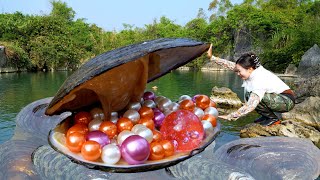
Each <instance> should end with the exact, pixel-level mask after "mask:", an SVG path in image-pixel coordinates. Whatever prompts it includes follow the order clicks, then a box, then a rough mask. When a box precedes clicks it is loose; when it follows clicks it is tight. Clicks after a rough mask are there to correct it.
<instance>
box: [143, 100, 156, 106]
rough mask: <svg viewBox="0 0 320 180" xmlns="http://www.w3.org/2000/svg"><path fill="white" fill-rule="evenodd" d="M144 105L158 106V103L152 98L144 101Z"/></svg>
mask: <svg viewBox="0 0 320 180" xmlns="http://www.w3.org/2000/svg"><path fill="white" fill-rule="evenodd" d="M143 106H147V107H149V108H155V107H156V103H155V102H154V101H152V100H145V101H144V102H143Z"/></svg>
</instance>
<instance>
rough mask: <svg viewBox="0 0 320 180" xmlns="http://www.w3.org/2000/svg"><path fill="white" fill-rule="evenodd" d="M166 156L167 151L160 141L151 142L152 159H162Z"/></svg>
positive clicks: (150, 157)
mask: <svg viewBox="0 0 320 180" xmlns="http://www.w3.org/2000/svg"><path fill="white" fill-rule="evenodd" d="M164 156H165V151H164V149H163V147H162V145H161V144H160V143H159V142H152V143H150V155H149V159H150V160H160V159H163V158H164Z"/></svg>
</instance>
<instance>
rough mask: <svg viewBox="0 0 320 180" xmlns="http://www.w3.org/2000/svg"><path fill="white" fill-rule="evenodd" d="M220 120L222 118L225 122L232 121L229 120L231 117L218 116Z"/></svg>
mask: <svg viewBox="0 0 320 180" xmlns="http://www.w3.org/2000/svg"><path fill="white" fill-rule="evenodd" d="M218 118H221V119H223V120H227V121H230V119H229V116H228V115H221V116H218Z"/></svg>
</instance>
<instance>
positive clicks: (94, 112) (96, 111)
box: [90, 108, 104, 120]
mask: <svg viewBox="0 0 320 180" xmlns="http://www.w3.org/2000/svg"><path fill="white" fill-rule="evenodd" d="M90 114H91V116H92V119H101V120H104V113H103V110H102V109H101V108H93V109H91V111H90Z"/></svg>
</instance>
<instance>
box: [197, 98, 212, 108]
mask: <svg viewBox="0 0 320 180" xmlns="http://www.w3.org/2000/svg"><path fill="white" fill-rule="evenodd" d="M195 100H196V106H197V107H199V108H201V109H202V110H204V109H206V108H207V107H209V105H210V98H209V97H208V96H206V95H198V96H197V97H196V99H195Z"/></svg>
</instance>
